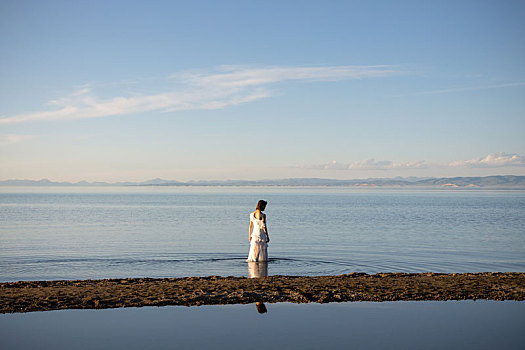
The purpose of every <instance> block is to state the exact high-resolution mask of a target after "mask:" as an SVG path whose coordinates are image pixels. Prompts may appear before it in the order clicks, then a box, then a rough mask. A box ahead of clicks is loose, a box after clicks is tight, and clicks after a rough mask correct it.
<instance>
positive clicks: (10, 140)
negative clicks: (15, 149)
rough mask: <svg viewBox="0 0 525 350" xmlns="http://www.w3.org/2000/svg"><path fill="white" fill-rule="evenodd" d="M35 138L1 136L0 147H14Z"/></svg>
mask: <svg viewBox="0 0 525 350" xmlns="http://www.w3.org/2000/svg"><path fill="white" fill-rule="evenodd" d="M31 138H33V135H20V134H6V135H0V145H12V144H15V143H19V142H22V141H24V140H28V139H31Z"/></svg>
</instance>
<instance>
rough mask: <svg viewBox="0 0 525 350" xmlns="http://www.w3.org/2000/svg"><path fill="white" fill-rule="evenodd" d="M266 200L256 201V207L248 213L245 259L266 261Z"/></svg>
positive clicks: (268, 239)
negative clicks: (247, 251) (247, 244)
mask: <svg viewBox="0 0 525 350" xmlns="http://www.w3.org/2000/svg"><path fill="white" fill-rule="evenodd" d="M266 204H267V202H266V201H263V200H260V201H259V202H257V208H256V209H255V211H254V212H253V213H251V214H250V253H249V254H248V260H246V261H268V242H270V236H268V228H267V227H266V215H265V214H264V213H263V211H264V209H266Z"/></svg>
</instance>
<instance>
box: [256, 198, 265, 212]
mask: <svg viewBox="0 0 525 350" xmlns="http://www.w3.org/2000/svg"><path fill="white" fill-rule="evenodd" d="M266 204H268V202H267V201H264V200H262V199H261V200H260V201H258V202H257V208H255V210H260V211H264V209H265V208H266Z"/></svg>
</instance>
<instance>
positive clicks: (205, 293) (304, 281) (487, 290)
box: [0, 272, 525, 313]
mask: <svg viewBox="0 0 525 350" xmlns="http://www.w3.org/2000/svg"><path fill="white" fill-rule="evenodd" d="M476 299H486V300H517V301H524V300H525V273H523V272H483V273H452V274H444V273H378V274H374V275H368V274H365V273H357V272H355V273H351V274H347V275H337V276H282V275H276V276H268V277H259V278H246V277H220V276H209V277H184V278H158V279H157V278H126V279H103V280H76V281H74V280H60V281H20V282H6V283H0V313H17V312H32V311H48V310H63V309H107V308H120V307H141V306H167V305H184V306H196V305H219V304H249V303H255V302H265V303H278V302H292V303H309V302H316V303H330V302H347V301H376V302H381V301H398V300H440V301H444V300H476Z"/></svg>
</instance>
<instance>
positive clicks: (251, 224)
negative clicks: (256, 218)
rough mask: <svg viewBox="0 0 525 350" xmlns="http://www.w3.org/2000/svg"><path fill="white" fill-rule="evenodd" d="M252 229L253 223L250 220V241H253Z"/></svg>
mask: <svg viewBox="0 0 525 350" xmlns="http://www.w3.org/2000/svg"><path fill="white" fill-rule="evenodd" d="M252 227H253V221H251V220H250V233H249V236H250V241H251V240H252Z"/></svg>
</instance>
